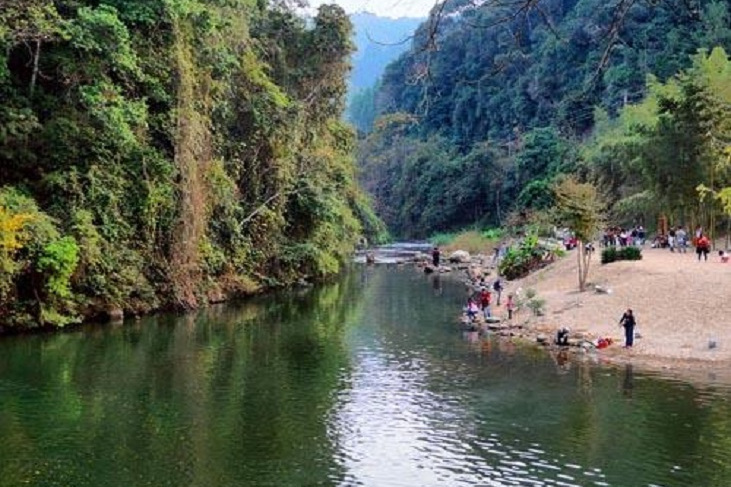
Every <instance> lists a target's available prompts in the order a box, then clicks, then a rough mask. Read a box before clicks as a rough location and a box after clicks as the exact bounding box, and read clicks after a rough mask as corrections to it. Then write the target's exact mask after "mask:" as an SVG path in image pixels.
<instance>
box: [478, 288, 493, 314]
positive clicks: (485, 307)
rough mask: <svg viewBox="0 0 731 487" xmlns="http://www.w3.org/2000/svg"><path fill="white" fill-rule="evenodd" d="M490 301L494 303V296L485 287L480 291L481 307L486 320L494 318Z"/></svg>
mask: <svg viewBox="0 0 731 487" xmlns="http://www.w3.org/2000/svg"><path fill="white" fill-rule="evenodd" d="M490 301H492V295H491V294H490V291H488V290H487V288H486V287H483V288H482V289H481V290H480V306H482V314H483V315H484V316H485V318H489V317H490V316H492V312H491V311H490Z"/></svg>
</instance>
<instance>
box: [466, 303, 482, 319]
mask: <svg viewBox="0 0 731 487" xmlns="http://www.w3.org/2000/svg"><path fill="white" fill-rule="evenodd" d="M479 311H480V308H478V307H477V303H476V302H475V300H474V299H472V298H469V299H468V300H467V306H466V307H465V312H466V313H467V317H468V318H469V319H470V321H475V317H476V316H477V313H479Z"/></svg>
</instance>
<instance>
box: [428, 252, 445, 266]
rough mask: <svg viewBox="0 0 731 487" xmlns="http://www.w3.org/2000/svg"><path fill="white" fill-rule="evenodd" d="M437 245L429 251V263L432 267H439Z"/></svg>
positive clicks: (439, 253) (439, 255)
mask: <svg viewBox="0 0 731 487" xmlns="http://www.w3.org/2000/svg"><path fill="white" fill-rule="evenodd" d="M441 254H442V253H441V252H440V251H439V247H434V249H432V251H431V263H432V265H433V266H434V267H439V258H440V257H441Z"/></svg>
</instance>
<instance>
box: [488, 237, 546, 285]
mask: <svg viewBox="0 0 731 487" xmlns="http://www.w3.org/2000/svg"><path fill="white" fill-rule="evenodd" d="M555 258H556V251H555V250H554V249H550V248H547V247H545V246H543V245H541V244H540V243H539V242H538V237H537V236H536V235H529V236H527V237H525V238H524V239H523V240H522V241H521V242H520V244H518V245H517V246H512V247H510V248H509V249H508V252H507V253H506V254H505V257H504V258H503V260H502V261H501V262H500V266H499V270H500V274H501V275H502V276H504V277H505V279H507V280H509V281H512V280H514V279H520V278H521V277H525V276H527V275H528V274H530V273H531V272H533V271H536V270H538V269H540V268H542V267H544V266H546V265H548V264H550V263H551V262H553V261H554V260H555Z"/></svg>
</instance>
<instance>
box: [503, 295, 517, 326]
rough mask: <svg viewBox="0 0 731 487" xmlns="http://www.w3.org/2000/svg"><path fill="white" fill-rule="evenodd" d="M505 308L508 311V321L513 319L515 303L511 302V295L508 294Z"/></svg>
mask: <svg viewBox="0 0 731 487" xmlns="http://www.w3.org/2000/svg"><path fill="white" fill-rule="evenodd" d="M505 308H507V310H508V319H509V320H512V319H513V310H514V309H515V303H514V302H513V295H512V294H508V302H507V303H505Z"/></svg>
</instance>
